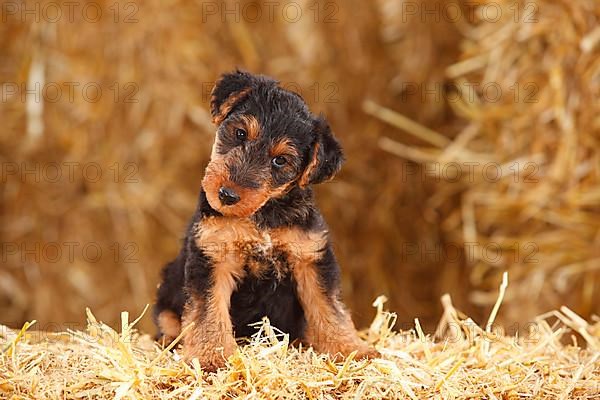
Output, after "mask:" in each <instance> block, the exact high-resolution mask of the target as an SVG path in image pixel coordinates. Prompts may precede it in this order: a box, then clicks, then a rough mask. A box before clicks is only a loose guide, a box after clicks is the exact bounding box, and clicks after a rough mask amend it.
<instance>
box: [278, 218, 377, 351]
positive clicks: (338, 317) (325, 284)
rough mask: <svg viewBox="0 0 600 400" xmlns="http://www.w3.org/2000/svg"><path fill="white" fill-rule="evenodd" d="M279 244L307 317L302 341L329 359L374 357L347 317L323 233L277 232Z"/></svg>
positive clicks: (334, 268) (334, 262)
mask: <svg viewBox="0 0 600 400" xmlns="http://www.w3.org/2000/svg"><path fill="white" fill-rule="evenodd" d="M278 233H279V235H278V237H277V242H278V243H279V244H282V245H285V246H286V247H287V248H288V255H289V258H290V260H291V264H292V271H293V276H294V280H295V282H296V290H297V293H298V298H299V300H300V304H301V305H302V308H303V310H304V316H305V318H306V323H307V326H306V330H305V332H304V341H305V342H306V343H308V344H310V345H312V346H313V347H314V348H315V350H317V351H320V352H323V353H328V354H330V355H331V356H336V355H337V354H342V355H344V356H347V355H348V354H350V353H351V352H353V351H355V350H356V351H358V353H357V355H356V357H357V358H368V357H377V356H378V355H379V353H378V352H377V351H376V350H375V349H373V348H371V347H369V346H368V345H367V344H366V343H365V342H364V341H362V340H361V339H360V338H359V337H358V333H357V332H356V328H355V327H354V323H353V322H352V319H351V318H350V314H349V313H348V311H346V309H345V307H344V305H343V304H342V302H341V301H340V299H339V294H340V293H339V292H340V288H339V274H340V271H339V266H338V264H337V262H336V261H335V258H334V256H333V252H332V250H331V247H330V244H329V243H327V238H326V234H325V232H303V231H299V230H295V229H294V230H285V231H283V230H280V231H279V232H278Z"/></svg>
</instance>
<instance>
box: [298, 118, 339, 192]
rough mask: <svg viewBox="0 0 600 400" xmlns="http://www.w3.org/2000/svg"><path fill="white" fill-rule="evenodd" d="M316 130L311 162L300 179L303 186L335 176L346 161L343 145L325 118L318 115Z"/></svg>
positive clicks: (315, 124) (310, 156) (310, 155)
mask: <svg viewBox="0 0 600 400" xmlns="http://www.w3.org/2000/svg"><path fill="white" fill-rule="evenodd" d="M314 132H315V133H316V139H315V142H314V144H313V145H312V148H311V151H310V154H309V162H308V165H307V166H306V168H305V169H304V172H303V173H302V176H301V177H300V180H299V181H298V183H299V184H300V186H301V187H305V186H307V185H314V184H317V183H321V182H323V181H326V180H329V179H331V178H333V176H334V175H335V174H336V173H337V172H338V171H339V170H340V168H341V167H342V163H343V162H344V155H343V153H342V147H341V146H340V144H339V143H338V141H337V139H336V138H335V137H334V136H333V133H332V132H331V129H330V128H329V124H328V123H327V121H326V120H325V118H323V117H318V118H317V119H316V120H315V123H314Z"/></svg>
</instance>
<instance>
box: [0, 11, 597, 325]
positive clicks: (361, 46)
mask: <svg viewBox="0 0 600 400" xmlns="http://www.w3.org/2000/svg"><path fill="white" fill-rule="evenodd" d="M1 7H2V8H1V17H2V24H1V25H0V77H1V82H2V85H1V87H0V89H1V90H0V95H1V101H0V163H1V166H2V170H1V173H2V175H1V177H0V178H1V180H0V246H1V247H0V253H1V264H0V265H1V267H0V323H1V324H5V325H9V326H11V327H18V326H20V325H21V324H22V323H23V322H24V321H27V320H32V319H36V320H38V329H48V330H54V329H66V328H68V327H79V328H81V327H83V323H84V321H85V312H84V311H85V308H86V307H90V308H91V309H92V310H93V312H94V313H95V314H96V316H97V317H98V319H101V320H103V321H105V322H107V323H110V324H113V325H117V324H118V321H119V319H120V312H121V311H123V310H127V311H129V312H130V313H131V314H135V315H137V314H138V313H139V312H141V311H142V309H143V308H144V306H145V305H146V304H147V303H151V302H152V301H153V296H154V291H155V288H156V285H157V283H158V279H159V271H160V269H161V267H162V266H163V265H164V264H165V263H166V262H168V261H169V260H171V259H172V258H173V257H175V255H176V254H177V252H178V250H179V246H180V240H181V238H182V235H183V232H184V229H185V227H186V224H187V222H188V219H189V218H190V216H191V214H192V212H193V210H194V208H195V206H196V197H197V194H198V191H199V189H200V181H201V178H202V175H203V171H204V168H205V166H206V163H207V161H208V156H209V153H210V147H211V144H212V141H213V135H214V127H213V126H212V125H211V123H210V117H209V113H208V102H209V97H210V96H209V94H210V90H211V89H212V86H213V83H214V81H215V80H216V79H217V77H218V76H219V75H220V74H221V73H223V72H225V71H230V70H232V69H234V68H236V67H239V68H243V69H247V70H249V71H251V72H255V73H263V74H267V75H271V76H273V77H275V78H277V79H278V80H280V81H281V83H282V85H283V86H284V87H287V88H289V89H291V90H294V91H296V92H298V93H299V94H301V95H302V96H303V97H304V99H305V100H306V101H307V102H308V103H309V105H310V107H311V108H312V110H313V111H315V112H322V113H324V114H325V115H326V116H327V117H328V119H329V121H330V123H331V125H332V128H333V129H334V131H335V133H336V134H337V136H338V137H339V138H340V141H341V142H342V144H343V146H344V148H345V151H346V155H347V162H346V164H345V165H344V167H343V169H342V171H341V173H340V174H339V175H338V177H337V178H336V179H335V180H334V181H332V182H330V183H327V184H324V185H320V186H319V187H317V188H316V191H317V198H318V204H319V206H320V207H321V209H322V212H323V213H324V215H325V217H326V218H327V220H328V222H329V224H330V227H331V232H332V236H333V241H334V243H335V249H336V252H337V256H338V258H339V261H340V264H341V265H342V268H343V290H344V297H345V299H346V302H347V303H348V305H349V307H350V308H351V310H352V312H353V316H354V319H355V321H356V322H357V324H358V325H360V326H366V325H367V324H368V323H369V322H370V321H371V319H372V317H373V315H374V311H373V308H372V305H371V303H372V301H373V300H374V299H375V298H376V297H377V296H378V295H380V294H385V295H386V296H387V297H388V298H389V302H388V303H387V306H388V307H389V308H390V309H391V310H392V311H395V312H397V313H398V320H399V327H400V328H410V327H411V326H413V320H414V318H419V319H420V321H421V323H422V324H423V325H424V327H425V329H426V330H428V331H430V330H431V329H433V327H434V326H435V323H436V322H437V321H438V319H439V318H440V312H441V306H440V296H441V295H443V294H444V293H450V294H451V295H452V299H453V302H454V304H455V305H456V306H457V308H459V309H461V310H463V311H464V312H466V313H468V314H469V315H470V316H472V317H473V318H474V319H475V321H476V322H479V323H485V320H486V318H487V315H488V314H489V311H490V309H491V307H492V305H493V303H494V302H495V300H496V297H497V292H498V286H499V284H500V281H501V276H502V273H503V272H504V271H509V280H510V283H509V286H508V291H507V293H506V297H505V299H504V303H503V306H502V308H501V312H500V318H499V319H498V320H499V321H500V323H503V324H505V325H506V326H513V325H511V324H515V323H517V324H526V322H527V321H530V320H531V319H532V318H533V317H534V316H535V315H537V314H539V313H542V312H546V311H548V310H551V309H553V308H556V307H559V306H560V305H563V304H565V305H568V306H569V307H571V308H572V309H573V310H575V311H576V312H578V313H580V314H581V315H583V316H585V317H590V316H592V315H594V313H598V311H599V310H600V303H599V298H600V290H598V285H599V284H600V273H599V269H600V155H599V152H598V149H599V148H600V117H599V115H600V113H599V111H600V104H599V99H600V97H599V96H598V95H599V91H600V57H599V55H600V28H599V26H600V25H599V19H600V6H599V5H598V3H597V2H596V1H595V0H577V1H567V0H558V1H556V0H552V1H550V0H538V1H516V0H506V1H505V0H494V1H472V0H471V1H459V0H456V1H439V0H438V1H434V0H414V1H403V0H377V1H364V0H346V1H314V0H309V1H303V0H297V1H293V2H287V1H277V0H276V1H265V2H256V1H235V2H220V1H177V0H169V1H164V0H161V1H158V0H149V1H144V2H141V1H135V2H127V1H123V2H121V1H116V2H115V1H114V0H110V1H90V2H85V1H81V2H79V1H73V2H64V3H62V2H50V1H48V2H44V1H10V0H5V1H3V2H2V5H1ZM519 326H520V325H517V327H519ZM141 328H142V329H143V330H145V331H149V332H153V330H154V328H153V326H152V322H151V320H150V318H149V317H146V318H144V320H143V321H142V323H141Z"/></svg>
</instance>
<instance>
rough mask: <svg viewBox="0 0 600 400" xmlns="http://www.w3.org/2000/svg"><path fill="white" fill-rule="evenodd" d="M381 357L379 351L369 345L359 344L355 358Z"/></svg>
mask: <svg viewBox="0 0 600 400" xmlns="http://www.w3.org/2000/svg"><path fill="white" fill-rule="evenodd" d="M379 357H381V353H380V352H378V351H377V350H375V349H374V348H372V347H370V346H367V345H365V346H361V347H360V348H359V349H358V352H357V353H356V357H355V358H356V359H357V360H364V359H371V358H379Z"/></svg>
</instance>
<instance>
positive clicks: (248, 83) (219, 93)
mask: <svg viewBox="0 0 600 400" xmlns="http://www.w3.org/2000/svg"><path fill="white" fill-rule="evenodd" d="M254 79H255V77H254V75H252V74H250V73H248V72H244V71H240V70H237V71H235V72H230V73H226V74H223V75H221V78H219V80H218V81H217V82H216V83H215V87H214V88H213V90H212V93H211V97H210V113H211V115H212V120H213V123H214V124H216V125H219V124H220V123H221V122H223V120H224V119H225V118H227V116H228V115H229V113H230V112H231V111H232V110H233V108H234V107H235V106H236V105H237V104H238V103H239V102H241V101H242V100H244V98H245V97H246V96H247V95H248V93H249V92H250V90H251V88H252V83H253V81H254Z"/></svg>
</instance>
